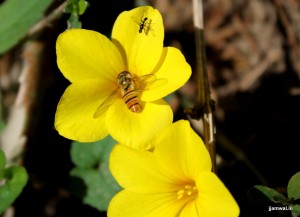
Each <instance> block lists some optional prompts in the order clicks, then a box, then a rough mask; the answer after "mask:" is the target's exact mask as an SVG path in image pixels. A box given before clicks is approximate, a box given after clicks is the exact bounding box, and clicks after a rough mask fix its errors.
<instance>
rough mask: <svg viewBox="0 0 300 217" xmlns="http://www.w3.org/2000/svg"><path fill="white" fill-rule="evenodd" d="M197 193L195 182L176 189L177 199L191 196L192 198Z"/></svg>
mask: <svg viewBox="0 0 300 217" xmlns="http://www.w3.org/2000/svg"><path fill="white" fill-rule="evenodd" d="M197 195H198V189H197V187H196V186H195V184H192V185H185V186H184V187H183V188H181V189H180V190H178V191H177V199H178V200H180V199H185V198H191V199H193V198H194V197H196V196H197Z"/></svg>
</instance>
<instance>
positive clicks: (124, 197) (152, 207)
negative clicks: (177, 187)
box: [108, 190, 183, 217]
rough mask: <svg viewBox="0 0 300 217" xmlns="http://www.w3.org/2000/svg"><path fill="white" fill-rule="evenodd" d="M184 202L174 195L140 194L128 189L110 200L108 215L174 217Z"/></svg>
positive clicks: (110, 216)
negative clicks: (175, 198) (174, 197)
mask: <svg viewBox="0 0 300 217" xmlns="http://www.w3.org/2000/svg"><path fill="white" fill-rule="evenodd" d="M182 206H183V204H182V202H181V201H180V200H174V199H173V195H170V194H166V193H161V194H140V193H133V192H129V191H126V190H123V191H121V192H120V193H118V194H117V195H116V196H115V197H114V198H113V199H112V200H111V202H110V204H109V207H108V217H120V216H122V217H174V216H178V215H177V214H178V213H179V212H180V209H181V208H182Z"/></svg>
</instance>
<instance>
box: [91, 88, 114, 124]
mask: <svg viewBox="0 0 300 217" xmlns="http://www.w3.org/2000/svg"><path fill="white" fill-rule="evenodd" d="M118 90H119V89H118V88H117V89H115V90H114V91H113V92H111V94H110V95H109V96H108V97H107V98H106V99H105V100H104V101H103V102H102V103H101V104H100V105H99V107H98V108H97V110H96V111H95V113H94V118H98V117H99V116H100V115H101V114H102V113H103V112H104V111H105V110H106V109H107V108H108V107H109V106H110V105H111V104H112V102H113V99H114V97H115V95H116V94H117V92H118Z"/></svg>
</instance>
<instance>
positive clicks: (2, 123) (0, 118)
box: [0, 91, 6, 132]
mask: <svg viewBox="0 0 300 217" xmlns="http://www.w3.org/2000/svg"><path fill="white" fill-rule="evenodd" d="M2 113H3V112H2V95H1V91H0V132H1V131H2V130H3V129H4V128H5V126H6V123H5V121H4V120H3V114H2Z"/></svg>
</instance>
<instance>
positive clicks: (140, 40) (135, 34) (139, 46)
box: [55, 6, 191, 149]
mask: <svg viewBox="0 0 300 217" xmlns="http://www.w3.org/2000/svg"><path fill="white" fill-rule="evenodd" d="M163 38H164V28H163V23H162V17H161V15H160V13H159V12H158V11H157V10H156V9H153V8H152V7H150V6H144V7H138V8H135V9H133V10H131V11H125V12H123V13H121V14H120V15H119V16H118V18H117V20H116V21H115V24H114V26H113V31H112V40H111V41H110V40H109V39H108V38H106V37H105V36H104V35H102V34H100V33H97V32H94V31H90V30H84V29H72V30H67V31H65V32H63V33H62V34H61V35H60V36H59V37H58V39H57V44H56V50H57V63H58V67H59V69H60V70H61V72H62V73H63V75H64V76H65V77H66V78H67V79H68V80H69V81H70V82H71V85H70V86H69V87H68V88H67V89H66V91H65V92H64V94H63V96H62V98H61V100H60V102H59V104H58V107H57V111H56V117H55V127H56V129H57V130H58V132H59V133H60V134H61V135H62V136H64V137H66V138H69V139H72V140H77V141H81V142H92V141H97V140H100V139H102V138H104V137H105V136H107V135H108V134H111V135H112V137H113V138H114V139H116V140H117V141H119V142H121V143H122V144H124V145H128V146H130V147H133V148H137V149H149V148H151V147H144V146H143V145H142V144H145V143H146V141H148V140H150V139H151V138H153V136H154V135H155V134H156V133H157V132H159V131H161V130H162V129H163V128H165V127H166V126H168V125H170V124H171V123H172V119H173V118H172V117H173V114H172V110H171V108H170V106H169V105H168V104H167V103H166V102H165V101H164V100H162V98H163V97H165V96H166V95H168V94H170V93H171V92H173V91H175V90H176V89H178V88H179V87H181V86H182V85H183V84H184V83H185V82H186V81H187V80H188V79H189V77H190V75H191V69H190V66H189V65H188V63H187V62H186V61H185V58H184V56H183V55H182V53H181V52H180V51H179V50H178V49H176V48H173V47H163ZM121 73H123V76H120V75H121ZM128 76H131V78H128ZM120 77H121V78H120ZM126 79H127V80H126ZM126 81H127V82H128V81H129V83H130V85H128V86H126V85H127V84H129V83H122V82H126ZM126 88H127V89H126ZM128 88H129V89H128ZM129 90H133V92H130V94H127V93H128V92H129ZM126 94H127V95H126ZM124 95H126V96H124ZM123 96H124V97H123ZM123 98H124V99H123ZM132 98H133V99H132ZM125 101H128V102H127V103H125ZM132 104H135V105H134V106H133V107H132ZM135 110H136V112H135Z"/></svg>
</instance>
